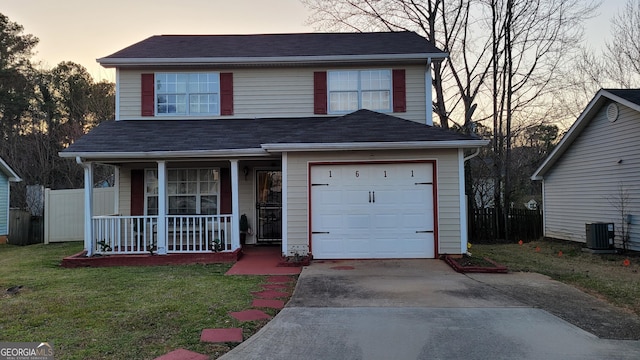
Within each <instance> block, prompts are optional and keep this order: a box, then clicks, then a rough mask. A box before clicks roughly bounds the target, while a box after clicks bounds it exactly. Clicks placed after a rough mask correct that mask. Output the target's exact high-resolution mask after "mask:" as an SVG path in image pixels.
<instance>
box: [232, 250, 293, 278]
mask: <svg viewBox="0 0 640 360" xmlns="http://www.w3.org/2000/svg"><path fill="white" fill-rule="evenodd" d="M242 254H243V255H242V257H241V258H240V259H239V260H238V262H236V263H235V264H234V265H233V266H232V267H231V269H229V271H227V274H226V275H298V274H300V271H301V270H302V268H301V267H299V266H298V267H292V266H279V265H281V264H282V262H283V259H282V254H281V250H280V246H260V245H257V246H251V245H245V246H244V248H243V249H242Z"/></svg>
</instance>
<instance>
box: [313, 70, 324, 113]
mask: <svg viewBox="0 0 640 360" xmlns="http://www.w3.org/2000/svg"><path fill="white" fill-rule="evenodd" d="M313 113H314V114H326V113H327V72H326V71H316V72H314V73H313Z"/></svg>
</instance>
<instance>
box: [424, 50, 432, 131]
mask: <svg viewBox="0 0 640 360" xmlns="http://www.w3.org/2000/svg"><path fill="white" fill-rule="evenodd" d="M432 77H433V75H432V74H431V58H428V59H427V68H426V69H425V72H424V94H425V105H424V106H425V114H426V119H425V121H426V124H427V125H429V126H433V78H432Z"/></svg>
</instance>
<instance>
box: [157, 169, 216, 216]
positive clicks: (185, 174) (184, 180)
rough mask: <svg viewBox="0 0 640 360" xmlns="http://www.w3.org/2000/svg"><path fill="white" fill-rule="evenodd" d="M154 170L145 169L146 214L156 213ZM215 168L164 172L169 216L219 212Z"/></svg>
mask: <svg viewBox="0 0 640 360" xmlns="http://www.w3.org/2000/svg"><path fill="white" fill-rule="evenodd" d="M157 178H158V176H157V170H151V169H149V170H146V172H145V183H146V187H145V193H146V199H147V209H146V210H147V214H148V215H157V214H158V195H157V194H158V180H157ZM219 180H220V173H219V171H218V169H169V170H168V171H167V197H168V203H167V206H168V209H167V210H168V213H169V214H172V215H187V214H190V215H193V214H203V215H204V214H206V215H217V214H218V191H219Z"/></svg>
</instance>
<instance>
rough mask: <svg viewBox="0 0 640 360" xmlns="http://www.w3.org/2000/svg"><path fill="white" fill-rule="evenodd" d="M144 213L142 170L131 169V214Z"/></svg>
mask: <svg viewBox="0 0 640 360" xmlns="http://www.w3.org/2000/svg"><path fill="white" fill-rule="evenodd" d="M141 215H144V170H138V169H134V170H131V216H141Z"/></svg>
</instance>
